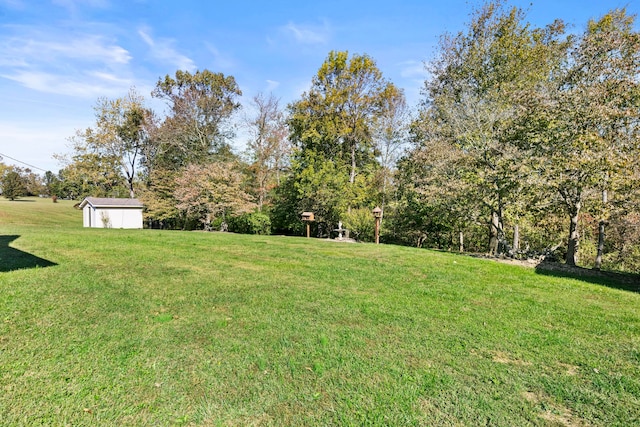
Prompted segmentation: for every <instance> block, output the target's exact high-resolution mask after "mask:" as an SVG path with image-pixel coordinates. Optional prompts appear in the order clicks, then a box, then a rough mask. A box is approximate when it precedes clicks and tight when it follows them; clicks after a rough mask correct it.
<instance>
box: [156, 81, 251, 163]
mask: <svg viewBox="0 0 640 427" xmlns="http://www.w3.org/2000/svg"><path fill="white" fill-rule="evenodd" d="M240 95H242V92H241V91H240V88H239V87H238V85H237V83H236V81H235V79H234V78H233V76H225V75H224V74H222V73H213V72H211V71H209V70H203V71H196V73H195V74H191V73H189V72H188V71H180V70H179V71H177V72H176V74H175V78H172V77H170V76H169V75H166V76H165V77H164V79H159V80H158V82H157V83H156V87H155V89H154V90H153V92H152V96H153V97H155V98H159V99H163V100H165V101H166V102H167V104H168V106H169V109H170V112H169V115H168V116H167V117H166V119H165V120H164V122H163V123H162V125H161V126H160V128H159V129H158V133H157V135H156V141H155V144H156V153H155V156H154V159H153V161H154V162H155V163H158V162H160V163H162V165H163V166H165V167H167V166H171V167H173V168H174V169H180V168H181V167H183V166H186V165H188V164H189V163H193V162H196V163H197V162H203V161H205V162H206V161H208V160H209V157H210V156H211V155H216V154H217V155H226V154H228V153H229V152H230V146H229V143H228V140H229V138H230V137H232V136H233V130H232V128H231V127H230V125H229V119H230V118H231V116H232V115H233V113H234V112H235V111H236V110H238V109H239V108H240V104H239V103H238V101H237V100H236V98H237V97H238V96H240Z"/></svg>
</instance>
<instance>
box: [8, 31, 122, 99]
mask: <svg viewBox="0 0 640 427" xmlns="http://www.w3.org/2000/svg"><path fill="white" fill-rule="evenodd" d="M7 29H8V30H9V31H10V34H9V35H8V36H6V37H3V38H2V39H0V77H3V78H5V79H8V80H11V81H14V82H18V83H20V84H21V85H22V86H24V87H27V88H29V89H32V90H36V91H40V92H46V93H56V94H64V95H69V96H79V97H96V96H100V95H104V96H110V95H112V94H121V93H122V92H124V91H126V90H127V88H128V86H129V85H130V84H131V83H132V82H131V79H130V78H129V76H130V75H131V72H130V69H129V64H130V62H131V59H132V56H131V54H130V53H129V51H128V50H127V49H125V48H123V47H122V46H120V45H119V44H118V43H116V42H115V41H114V40H113V39H111V38H108V37H106V36H102V35H97V34H87V33H65V32H60V30H59V29H53V28H46V27H45V28H33V27H29V26H17V25H16V26H7V27H5V30H7Z"/></svg>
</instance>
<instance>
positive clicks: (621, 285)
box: [536, 262, 640, 293]
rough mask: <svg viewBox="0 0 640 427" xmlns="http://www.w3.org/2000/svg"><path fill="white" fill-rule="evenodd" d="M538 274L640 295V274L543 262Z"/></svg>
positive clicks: (537, 267) (538, 267)
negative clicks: (580, 281)
mask: <svg viewBox="0 0 640 427" xmlns="http://www.w3.org/2000/svg"><path fill="white" fill-rule="evenodd" d="M536 273H537V274H542V275H544V276H553V277H564V278H571V279H577V280H582V281H583V282H589V283H593V284H596V285H601V286H606V287H609V288H614V289H621V290H624V291H630V292H636V293H640V274H632V273H619V272H615V271H598V270H592V269H590V268H583V267H570V266H567V265H565V264H560V263H555V262H541V263H540V264H538V265H537V266H536Z"/></svg>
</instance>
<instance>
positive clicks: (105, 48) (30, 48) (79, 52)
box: [0, 28, 131, 65]
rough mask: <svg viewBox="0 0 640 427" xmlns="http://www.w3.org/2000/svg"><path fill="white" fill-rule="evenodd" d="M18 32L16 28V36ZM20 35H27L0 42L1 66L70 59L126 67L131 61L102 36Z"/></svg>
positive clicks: (42, 33)
mask: <svg viewBox="0 0 640 427" xmlns="http://www.w3.org/2000/svg"><path fill="white" fill-rule="evenodd" d="M20 30H21V29H20V28H16V32H17V31H20ZM23 31H25V32H26V33H27V34H25V35H23V36H19V37H8V38H6V39H5V40H4V41H2V42H0V47H1V48H2V49H0V64H4V65H6V64H30V63H44V62H47V63H51V62H52V61H53V62H56V61H58V60H69V59H73V60H81V61H83V62H92V61H96V62H101V63H106V64H127V63H128V62H129V61H130V60H131V55H130V54H129V52H128V51H127V50H126V49H124V48H123V47H121V46H118V45H117V44H115V43H113V42H111V41H108V40H107V39H106V38H105V37H102V36H98V35H91V34H79V35H76V36H74V37H64V36H60V35H57V34H50V33H47V32H44V31H35V32H29V29H24V30H23ZM47 65H49V64H47Z"/></svg>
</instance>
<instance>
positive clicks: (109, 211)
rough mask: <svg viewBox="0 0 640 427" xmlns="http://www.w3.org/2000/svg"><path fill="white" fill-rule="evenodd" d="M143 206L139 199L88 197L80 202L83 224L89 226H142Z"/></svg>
mask: <svg viewBox="0 0 640 427" xmlns="http://www.w3.org/2000/svg"><path fill="white" fill-rule="evenodd" d="M143 208H144V206H143V204H142V202H140V200H138V199H108V198H99V197H87V198H86V199H84V200H83V201H82V203H80V209H82V219H83V221H82V222H83V225H84V226H85V227H89V228H142V209H143Z"/></svg>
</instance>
